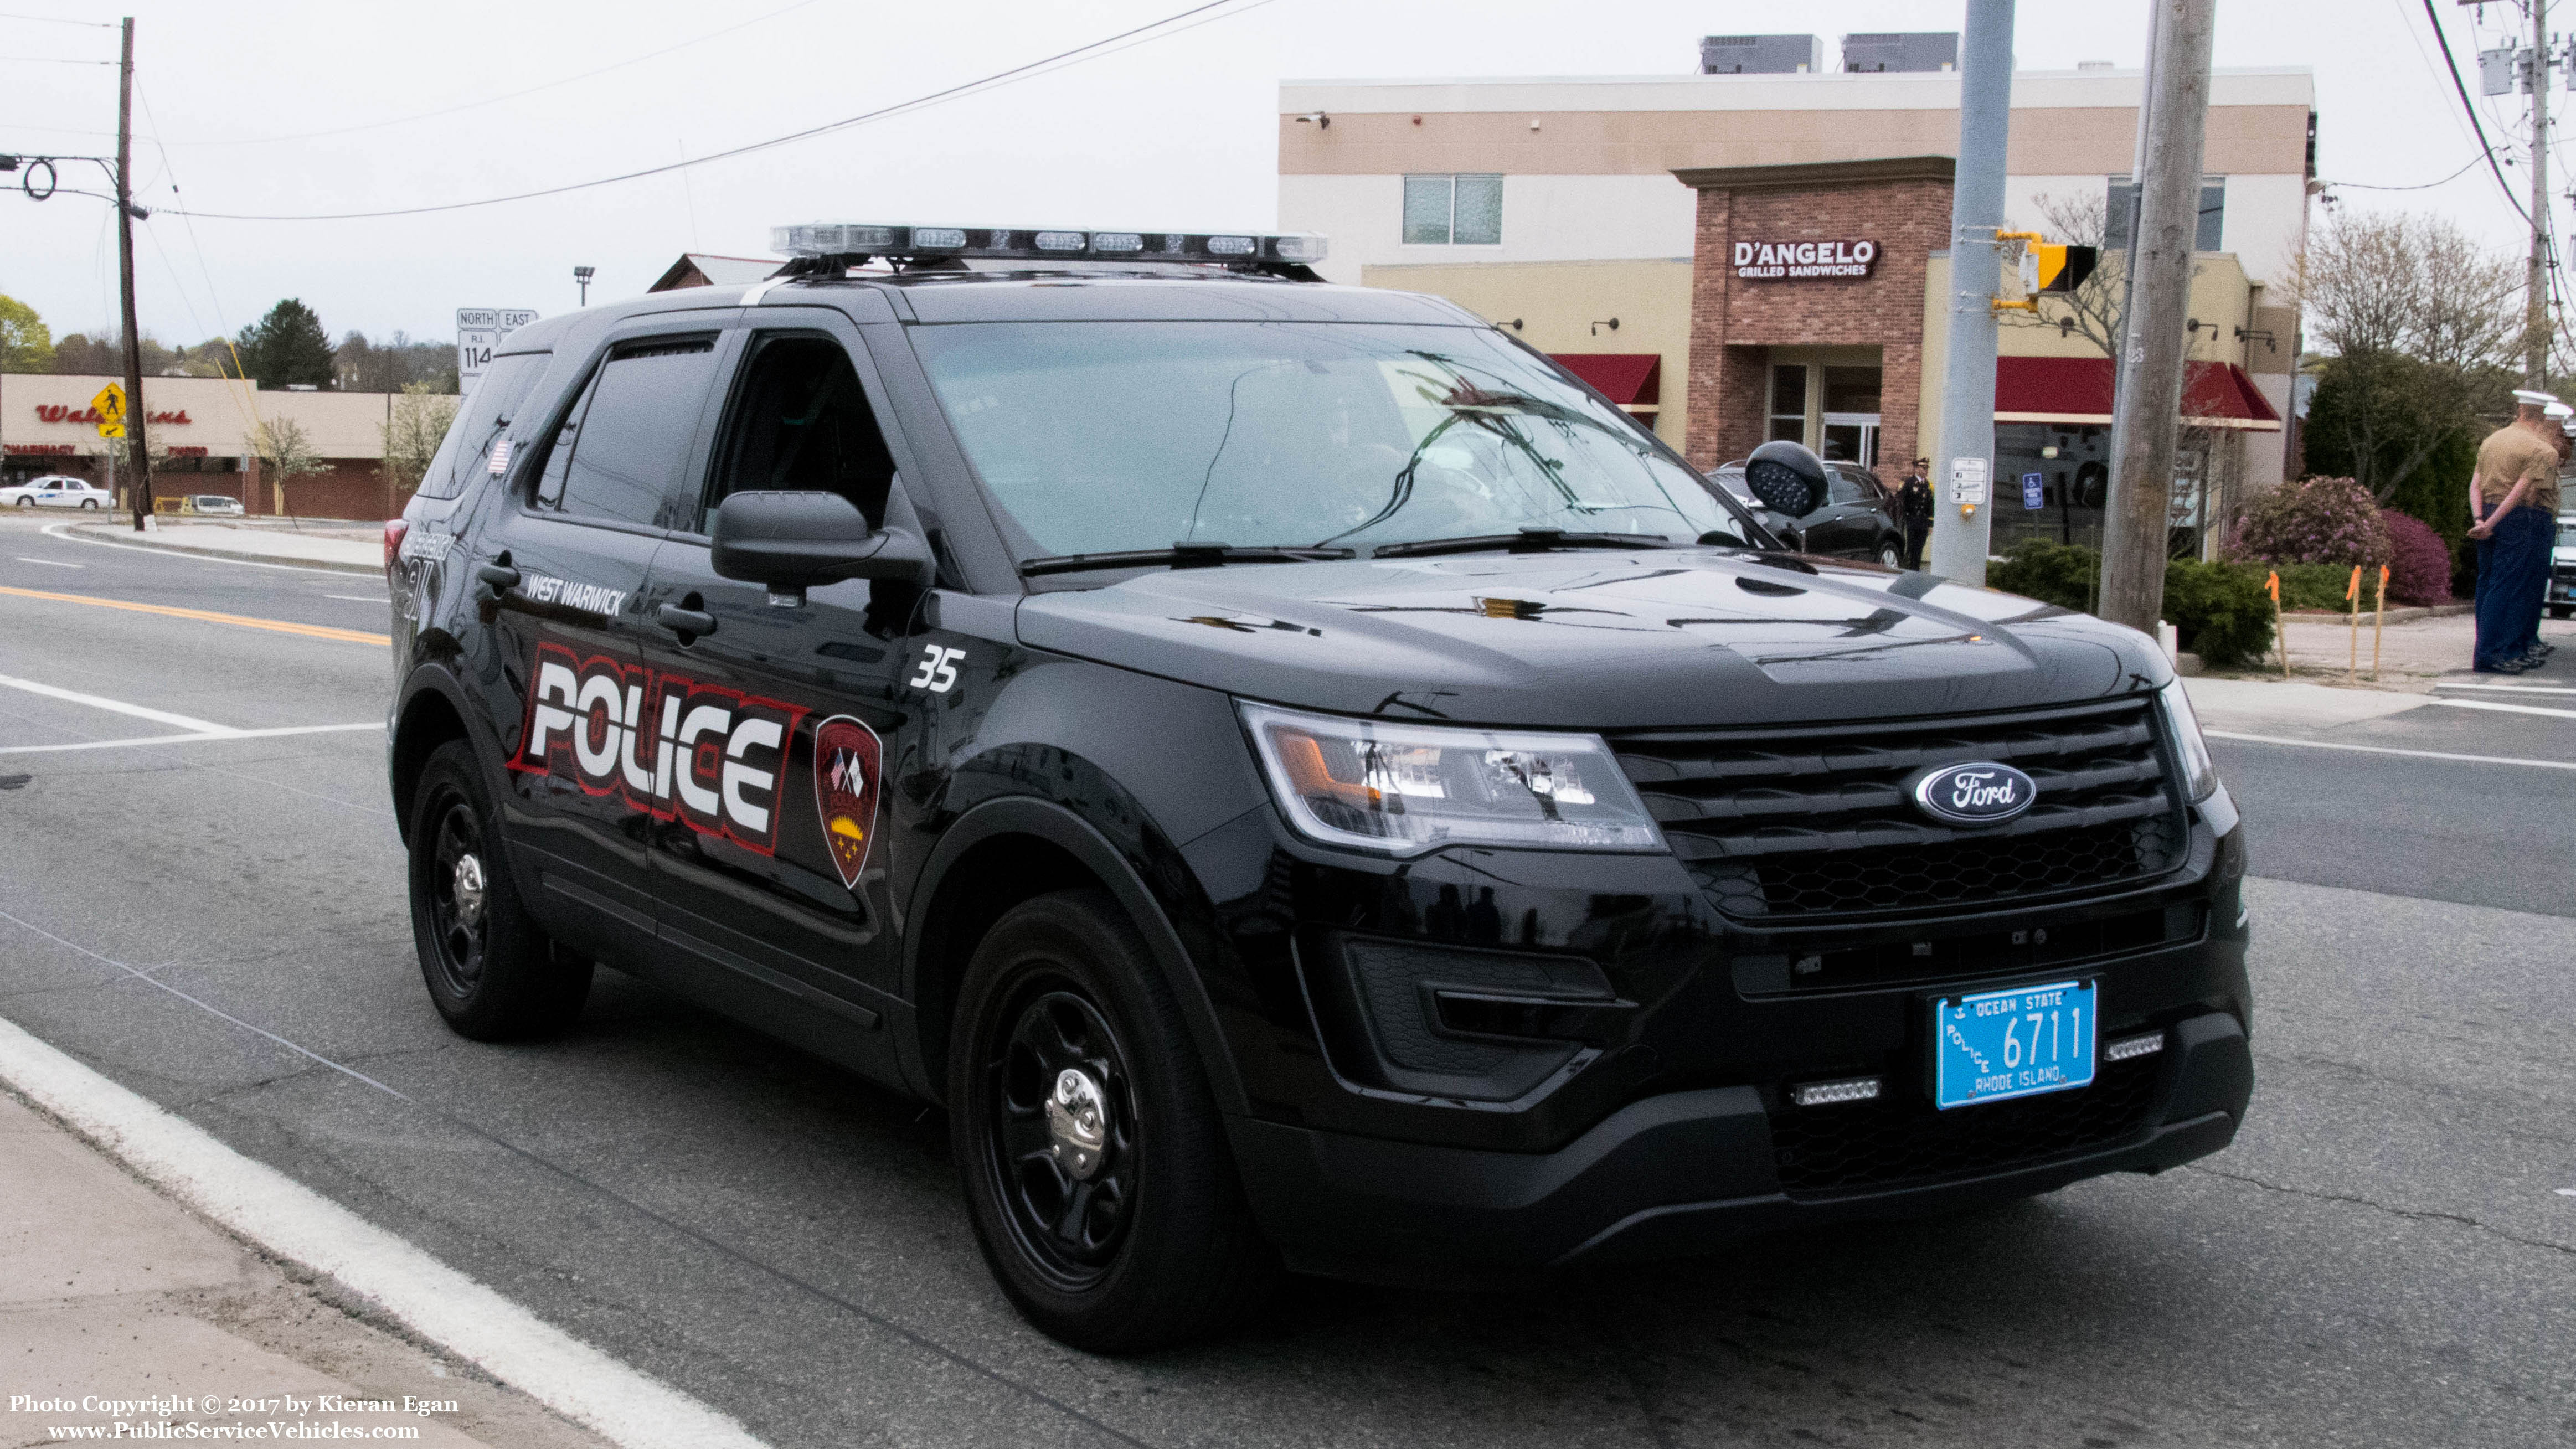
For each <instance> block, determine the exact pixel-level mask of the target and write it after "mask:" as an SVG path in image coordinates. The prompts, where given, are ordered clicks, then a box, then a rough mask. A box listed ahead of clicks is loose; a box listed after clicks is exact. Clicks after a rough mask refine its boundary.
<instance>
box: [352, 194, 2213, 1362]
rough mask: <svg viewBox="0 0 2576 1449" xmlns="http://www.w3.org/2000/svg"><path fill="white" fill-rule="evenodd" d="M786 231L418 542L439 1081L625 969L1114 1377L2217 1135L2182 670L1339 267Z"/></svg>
mask: <svg viewBox="0 0 2576 1449" xmlns="http://www.w3.org/2000/svg"><path fill="white" fill-rule="evenodd" d="M778 240H779V242H780V244H781V245H782V246H783V247H784V248H785V249H786V250H787V251H788V252H789V253H790V254H792V255H793V256H795V257H796V258H797V260H795V261H793V262H791V263H790V264H789V265H788V266H787V267H786V268H784V269H783V270H782V272H781V273H780V275H778V276H776V277H773V278H771V279H770V280H768V281H765V282H762V283H760V284H758V285H755V286H751V287H748V288H712V289H699V290H690V291H681V292H671V293H664V294H660V295H656V296H650V297H644V298H638V299H636V300H634V301H630V302H621V303H616V304H612V305H607V306H602V307H596V308H592V309H590V310H587V311H583V312H579V313H575V314H573V315H570V316H566V317H559V318H553V319H550V320H547V321H542V322H539V323H536V324H535V325H533V326H530V327H527V328H524V329H522V330H520V331H518V332H515V333H513V334H511V336H510V338H509V339H508V341H507V342H505V343H504V344H503V347H502V350H501V352H500V354H499V355H498V356H496V357H495V358H494V359H493V363H492V367H491V371H490V372H489V373H488V374H487V375H486V376H485V377H484V378H483V380H482V382H481V384H480V386H479V387H478V388H477V389H476V391H475V393H474V394H473V396H472V397H470V398H469V399H467V401H466V403H465V405H464V407H463V409H462V411H461V413H460V415H459V416H458V418H457V421H456V423H455V426H454V427H453V429H452V430H451V431H450V432H449V434H448V437H447V440H446V443H445V445H444V447H443V448H442V450H441V451H440V453H439V455H438V458H437V461H436V462H435V463H434V464H433V465H432V466H431V468H430V471H429V475H428V478H427V480H426V481H425V482H424V484H423V485H422V488H421V491H420V495H419V497H418V498H416V499H415V500H414V501H413V502H412V504H411V505H410V507H409V508H408V509H407V510H406V512H405V516H404V518H402V519H401V520H399V521H397V522H396V523H394V524H393V525H391V526H389V529H388V532H387V540H386V541H387V550H388V553H387V565H388V570H389V572H390V574H391V576H392V578H391V582H392V588H393V595H394V616H395V632H396V634H397V637H398V645H397V652H398V665H397V673H396V677H397V680H398V687H397V689H396V690H395V695H394V700H393V707H392V711H391V716H390V723H391V726H392V734H391V751H390V766H391V775H392V786H393V795H394V800H395V803H396V805H397V807H398V811H399V818H400V820H401V822H402V830H403V834H404V838H405V840H406V842H407V844H408V847H409V852H410V856H409V859H410V867H409V880H410V891H411V902H412V913H413V921H414V925H415V929H416V933H417V936H418V944H419V953H420V960H421V969H422V973H423V975H424V977H425V978H426V980H427V983H428V987H429V994H430V997H431V999H432V1001H434V1002H435V1003H436V1005H437V1008H438V1010H439V1011H440V1012H441V1013H442V1014H444V1016H445V1017H446V1019H447V1021H448V1022H449V1023H450V1024H451V1025H452V1026H453V1027H454V1028H455V1029H456V1030H457V1031H459V1032H461V1033H463V1034H465V1035H467V1036H469V1037H474V1038H477V1039H497V1038H504V1037H525V1036H532V1035H537V1034H541V1033H544V1032H546V1031H549V1030H552V1029H555V1028H558V1027H560V1026H562V1025H563V1024H564V1023H565V1022H566V1021H567V1020H569V1019H570V1018H571V1017H572V1016H573V1015H574V1014H575V1013H576V1012H578V1011H579V1009H580V1007H581V1004H582V1001H583V997H584V993H585V992H586V990H587V989H588V985H589V982H590V978H591V973H592V970H593V968H594V966H595V965H607V966H611V967H614V968H615V969H617V970H619V971H623V972H627V973H630V974H632V975H634V976H637V977H640V978H643V979H645V980H648V981H651V982H655V983H658V984H660V985H661V986H663V987H665V988H667V989H669V990H672V991H675V992H679V993H682V994H685V995H687V996H689V997H692V998H695V999H697V1000H699V1001H702V1002H705V1003H707V1004H709V1005H711V1006H713V1007H715V1008H716V1009H718V1010H721V1011H724V1012H726V1013H729V1014H731V1015H733V1016H736V1017H738V1018H740V1019H741V1020H743V1021H746V1022H749V1023H752V1024H754V1025H756V1026H758V1027H760V1028H762V1029H765V1030H767V1031H769V1032H771V1033H774V1034H775V1035H777V1036H778V1037H781V1038H783V1039H785V1040H787V1041H789V1042H792V1043H794V1044H796V1045H798V1046H800V1047H802V1048H804V1049H806V1050H808V1051H811V1052H813V1053H816V1054H818V1055H820V1056H823V1057H825V1058H828V1059H830V1060H831V1061H834V1062H837V1063H841V1064H843V1065H845V1066H846V1067H847V1068H849V1069H850V1070H852V1071H854V1072H856V1073H858V1074H860V1075H862V1076H864V1077H866V1078H869V1079H870V1080H873V1081H875V1082H877V1083H880V1084H882V1085H884V1086H885V1087H887V1088H889V1089H891V1090H894V1091H898V1092H904V1093H909V1094H911V1095H914V1096H916V1097H919V1098H921V1099H922V1100H924V1101H926V1102H932V1103H937V1104H939V1105H941V1106H942V1107H944V1108H945V1109H946V1113H947V1120H948V1123H949V1124H950V1130H951V1132H952V1134H953V1144H954V1149H955V1154H956V1161H957V1164H958V1167H959V1169H960V1172H961V1175H962V1177H963V1182H964V1189H965V1198H966V1207H967V1211H968V1213H969V1215H970V1217H971V1219H972V1221H973V1224H974V1228H975V1232H976V1235H977V1237H978V1239H979V1241H980V1242H981V1244H982V1247H983V1251H984V1255H985V1257H986V1260H987V1261H988V1262H989V1264H990V1265H991V1267H992V1270H993V1273H994V1276H995V1278H996V1279H997V1280H998V1281H999V1283H1000V1284H1001V1287H1002V1289H1003V1291H1004V1292H1005V1293H1006V1294H1007V1295H1008V1296H1009V1297H1010V1299H1011V1300H1012V1302H1013V1303H1014V1304H1016V1305H1017V1306H1018V1307H1019V1309H1020V1310H1021V1311H1022V1312H1023V1313H1024V1314H1025V1315H1026V1316H1027V1317H1028V1318H1029V1319H1030V1320H1031V1321H1032V1322H1034V1323H1035V1324H1037V1325H1038V1326H1039V1327H1041V1328H1043V1329H1044V1330H1045V1331H1047V1332H1049V1333H1051V1334H1054V1335H1055V1336H1057V1337H1058V1338H1060V1339H1062V1340H1064V1341H1066V1342H1068V1343H1071V1344H1076V1345H1080V1346H1084V1347H1088V1348H1092V1349H1098V1350H1104V1351H1105V1350H1121V1349H1135V1348H1140V1347H1144V1346H1148V1345H1153V1344H1157V1343H1166V1342H1171V1341H1173V1340H1176V1339H1181V1338H1185V1337H1188V1336H1191V1335H1195V1334H1201V1333H1205V1332H1207V1331H1210V1330H1212V1329H1214V1328H1216V1327H1218V1326H1220V1325H1221V1324H1223V1323H1224V1322H1226V1321H1227V1320H1228V1319H1229V1318H1230V1317H1232V1316H1233V1315H1236V1314H1239V1313H1240V1312H1242V1311H1243V1309H1244V1308H1245V1306H1246V1305H1247V1304H1249V1303H1251V1302H1252V1301H1254V1300H1255V1298H1256V1296H1257V1295H1258V1293H1259V1292H1260V1291H1261V1289H1262V1288H1263V1287H1264V1285H1265V1284H1266V1283H1267V1282H1268V1281H1269V1280H1270V1279H1271V1278H1272V1277H1273V1276H1274V1275H1275V1274H1276V1273H1277V1272H1279V1271H1280V1270H1281V1269H1283V1268H1284V1269H1287V1270H1290V1271H1300V1272H1314V1273H1329V1274H1341V1275H1349V1276H1354V1277H1362V1278H1370V1279H1377V1280H1392V1281H1423V1280H1432V1281H1443V1280H1448V1281H1455V1280H1458V1279H1461V1278H1465V1277H1468V1276H1471V1275H1482V1274H1487V1273H1491V1272H1494V1271H1497V1270H1501V1271H1525V1270H1530V1269H1538V1268H1546V1267H1551V1266H1556V1265H1564V1264H1572V1263H1580V1262H1587V1261H1602V1260H1610V1259H1620V1258H1633V1257H1639V1256H1650V1255H1672V1254H1682V1253H1690V1252H1695V1251H1702V1250H1706V1249H1708V1248H1710V1247H1711V1246H1712V1245H1716V1244H1720V1243H1722V1242H1724V1241H1725V1240H1726V1239H1728V1238H1729V1237H1730V1236H1734V1235H1740V1234H1743V1233H1746V1232H1750V1231H1757V1230H1766V1229H1775V1228H1781V1227H1788V1226H1793V1225H1798V1224H1811V1223H1822V1222H1829V1221H1835V1220H1843V1219H1857V1218H1870V1217H1882V1216H1889V1215H1897V1214H1907V1213H1919V1212H1925V1211H1934V1210H1948V1209H1955V1208H1959V1207H1963V1206H1969V1205H1974V1204H1980V1203H1991V1202H1997V1201H2002V1200H2005V1199H2009V1198H2013V1197H2017V1196H2021V1195H2025V1194H2031V1193H2039V1192H2045V1191H2048V1190H2050V1189H2053V1188H2056V1187H2059V1186H2061V1185H2063V1184H2066V1183H2068V1182H2071V1181H2074V1180H2076V1179H2079V1178H2084V1177H2089V1176H2093V1175H2095V1174H2100V1173H2106V1172H2115V1171H2130V1172H2154V1171H2158V1170H2160V1169H2163V1168H2166V1167H2171V1166H2173V1165H2175V1164H2177V1163H2180V1162H2184V1161H2188V1160H2190V1159H2192V1158H2196V1157H2200V1156H2203V1155H2206V1154H2208V1153H2212V1152H2216V1151H2218V1150H2219V1149H2221V1148H2222V1147H2224V1146H2226V1145H2227V1143H2228V1142H2229V1140H2230V1139H2231V1138H2232V1137H2233V1136H2234V1135H2235V1132H2236V1130H2237V1125H2238V1123H2239V1121H2240V1120H2241V1118H2242V1116H2243V1113H2244V1109H2245V1104H2246V1100H2247V1097H2248V1095H2249V1093H2250V1091H2251V1087H2252V1071H2251V1065H2250V1058H2249V1056H2248V1053H2247V1048H2246V1024H2247V1021H2248V1011H2249V1000H2248V990H2247V982H2246V970H2245V948H2246V939H2247V925H2246V912H2245V908H2244V905H2243V903H2242V899H2241V886H2242V878H2243V875H2244V870H2245V844H2244V836H2243V832H2242V831H2241V830H2240V829H2239V827H2238V818H2237V811H2236V807H2235V806H2234V805H2233V804H2232V803H2231V802H2230V800H2229V797H2228V794H2227V791H2226V790H2225V789H2224V788H2222V787H2221V785H2220V784H2219V781H2218V779H2217V778H2216V775H2215V774H2214V772H2213V771H2212V769H2211V765H2210V759H2209V755H2208V753H2207V752H2206V750H2205V748H2204V746H2203V744H2202V741H2201V736H2200V732H2199V728H2198V726H2197V725H2196V724H2195V723H2194V721H2193V719H2192V714H2191V709H2190V706H2189V705H2188V704H2187V703H2186V702H2185V700H2184V698H2183V695H2182V693H2181V690H2180V687H2179V686H2178V685H2177V684H2176V683H2175V681H2174V677H2173V674H2172V671H2171V670H2170V669H2169V668H2168V666H2167V664H2166V661H2165V659H2164V657H2163V655H2162V654H2161V652H2160V651H2159V650H2158V649H2157V648H2156V647H2155V645H2154V644H2153V643H2152V642H2151V641H2149V640H2147V639H2145V638H2143V637H2141V636H2140V635H2138V634H2135V633H2133V632H2131V631H2129V630H2126V629H2122V628H2118V627H2114V626H2112V625H2109V624H2105V623H2102V622H2100V621H2098V620H2095V619H2091V618H2088V617H2085V616H2082V615H2078V614H2072V613H2069V612H2067V611H2065V610H2062V609H2057V608H2052V607H2047V606H2044V605H2040V604H2036V603H2033V602H2031V601H2029V600H2027V599H2021V598H2015V597H2011V596H2009V595H2005V594H2001V593H1994V592H1990V591H1987V590H1983V589H1976V588H1966V587H1961V586H1958V585H1954V584H1948V583H1944V582H1943V581H1941V580H1939V579H1937V578H1934V577H1932V576H1930V575H1928V574H1922V573H1906V572H1900V571H1897V570H1894V569H1889V568H1884V567H1880V566H1878V565H1875V564H1870V563H1846V562H1840V561H1836V560H1831V559H1825V558H1817V557H1809V556H1802V555H1798V554H1795V553H1791V552H1788V551H1786V550H1785V549H1784V548H1782V546H1781V545H1780V544H1779V542H1778V541H1777V540H1776V539H1774V538H1773V537H1772V536H1771V535H1769V534H1767V533H1765V532H1764V531H1763V529H1762V528H1761V527H1760V526H1759V524H1757V523H1756V522H1755V521H1754V520H1753V518H1752V517H1751V516H1750V515H1749V513H1748V511H1747V510H1746V509H1745V508H1744V507H1742V506H1741V505H1739V504H1738V503H1736V502H1735V501H1733V500H1732V499H1731V498H1730V497H1729V496H1728V495H1727V494H1726V493H1725V492H1724V491H1722V490H1720V489H1718V488H1716V487H1713V486H1711V485H1710V484H1709V483H1708V482H1707V481H1706V480H1705V479H1703V478H1702V477H1700V476H1699V475H1698V474H1696V473H1694V472H1693V471H1692V470H1691V469H1690V468H1689V467H1687V466H1686V465H1685V464H1684V463H1683V462H1682V461H1681V460H1680V459H1679V458H1678V457H1677V456H1675V455H1674V454H1673V453H1671V452H1670V451H1669V450H1667V449H1666V448H1665V447H1664V446H1663V445H1662V444H1660V443H1658V442H1657V441H1656V439H1655V438H1654V436H1653V435H1652V434H1650V433H1648V432H1646V431H1644V430H1642V429H1640V428H1638V427H1637V426H1636V425H1635V424H1633V423H1632V422H1631V421H1630V420H1629V419H1628V418H1627V417H1626V416H1624V415H1623V414H1622V413H1621V412H1620V411H1619V409H1618V408H1616V407H1614V406H1612V405H1611V404H1610V403H1608V402H1607V401H1605V400H1604V399H1603V398H1601V397H1600V396H1599V395H1597V394H1595V393H1593V392H1592V391H1590V390H1589V389H1587V388H1586V387H1585V386H1584V385H1583V384H1582V383H1580V382H1579V381H1577V380H1576V379H1574V378H1573V377H1571V376H1570V375H1568V374H1567V373H1565V372H1564V371H1562V370H1560V369H1559V368H1557V367H1556V366H1555V365H1553V364H1552V363H1550V362H1549V361H1548V360H1547V359H1546V358H1545V357H1543V356H1541V355H1539V354H1537V353H1535V352H1532V351H1531V350H1529V349H1528V348H1526V347H1524V346H1522V345H1520V344H1519V343H1517V342H1516V341H1514V340H1513V339H1512V338H1511V337H1510V336H1508V335H1507V334H1505V333H1502V332H1499V331H1497V330H1496V329H1494V328H1492V327H1490V326H1487V325H1485V324H1484V323H1482V322H1480V321H1479V320H1478V319H1476V318H1475V317H1473V316H1471V315H1469V314H1468V313H1466V312H1464V311H1461V310H1460V309H1458V308H1457V307H1455V306H1452V305H1451V304H1449V303H1447V302H1444V301H1441V300H1438V299H1436V298H1431V297H1422V296H1413V295H1408V294H1405V293H1400V292H1389V291H1379V290H1373V289H1363V288H1343V287H1334V286H1326V285H1323V284H1321V283H1319V282H1317V281H1315V280H1314V277H1313V273H1312V272H1311V271H1310V270H1309V268H1308V264H1309V263H1311V262H1313V261H1315V260H1318V259H1320V258H1321V256H1322V255H1323V243H1322V240H1321V239H1320V238H1316V237H1311V236H1296V235H1287V236H1227V235H1205V234H1187V235H1181V234H1163V233H1135V232H1128V233H1118V232H1101V231H1093V232H1081V231H1036V232H1030V231H1016V230H1014V231H987V230H984V229H980V228H978V229H965V228H933V227H893V226H856V225H853V226H837V225H835V226H810V227H796V228H788V229H785V230H784V231H783V232H782V234H781V236H780V237H779V239H778ZM1745 481H1746V485H1747V487H1748V489H1749V490H1750V491H1751V492H1753V493H1754V494H1755V495H1756V496H1758V497H1760V498H1761V499H1762V500H1763V501H1764V503H1765V504H1766V505H1767V506H1769V507H1771V508H1773V509H1776V510H1777V511H1778V512H1779V513H1780V514H1782V515H1784V516H1790V517H1795V516H1799V515H1803V514H1805V513H1807V512H1809V511H1811V510H1812V507H1813V506H1814V504H1815V502H1816V501H1817V499H1818V498H1819V496H1820V494H1819V490H1820V489H1821V488H1822V487H1823V485H1824V474H1823V470H1822V468H1821V467H1820V465H1818V464H1817V462H1816V460H1815V458H1814V456H1813V455H1812V454H1809V453H1807V452H1806V451H1805V450H1804V449H1801V448H1799V447H1797V446H1796V445H1795V444H1788V443H1778V444H1772V445H1768V446H1766V447H1765V448H1763V449H1761V450H1759V451H1758V452H1757V453H1756V454H1755V455H1754V456H1753V457H1752V458H1751V459H1750V460H1749V461H1748V463H1747V465H1746V479H1745Z"/></svg>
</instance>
